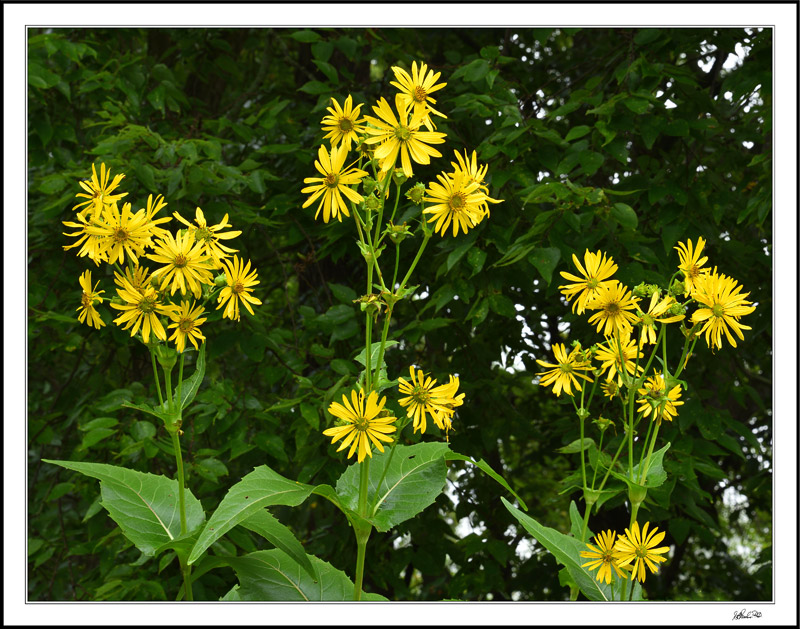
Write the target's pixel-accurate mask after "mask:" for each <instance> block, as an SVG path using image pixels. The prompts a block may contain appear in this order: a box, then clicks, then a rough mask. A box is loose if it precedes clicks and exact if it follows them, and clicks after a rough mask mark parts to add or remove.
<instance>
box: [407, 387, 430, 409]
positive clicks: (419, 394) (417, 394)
mask: <svg viewBox="0 0 800 629" xmlns="http://www.w3.org/2000/svg"><path fill="white" fill-rule="evenodd" d="M411 397H412V398H414V401H415V402H416V403H417V404H421V405H423V406H424V405H425V404H427V403H428V401H429V400H430V399H431V394H430V393H429V392H428V391H427V390H426V389H424V388H423V387H419V386H417V387H414V391H412V393H411Z"/></svg>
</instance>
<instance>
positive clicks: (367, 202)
mask: <svg viewBox="0 0 800 629" xmlns="http://www.w3.org/2000/svg"><path fill="white" fill-rule="evenodd" d="M382 205H383V204H382V203H381V200H380V199H379V198H378V197H376V196H375V195H374V194H371V195H369V196H368V197H367V198H365V199H364V207H365V208H367V209H368V210H373V211H376V210H379V209H381V206H382Z"/></svg>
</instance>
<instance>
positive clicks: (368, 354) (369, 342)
mask: <svg viewBox="0 0 800 629" xmlns="http://www.w3.org/2000/svg"><path fill="white" fill-rule="evenodd" d="M371 292H372V265H371V264H369V265H367V294H369V293H371ZM366 315H367V322H366V328H367V330H366V339H367V348H366V355H365V361H364V363H365V364H364V366H365V367H366V371H365V373H364V383H365V385H366V386H365V390H366V394H367V395H369V393H370V391H372V381H371V380H372V313H371V312H370V311H369V308H367V312H366Z"/></svg>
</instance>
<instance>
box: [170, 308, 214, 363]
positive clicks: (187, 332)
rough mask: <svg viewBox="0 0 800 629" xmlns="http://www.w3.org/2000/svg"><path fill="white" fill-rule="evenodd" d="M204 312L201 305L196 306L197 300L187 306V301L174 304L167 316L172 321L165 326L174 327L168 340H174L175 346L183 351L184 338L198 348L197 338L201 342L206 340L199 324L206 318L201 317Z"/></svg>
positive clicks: (184, 346) (184, 345)
mask: <svg viewBox="0 0 800 629" xmlns="http://www.w3.org/2000/svg"><path fill="white" fill-rule="evenodd" d="M203 312H204V310H203V306H198V305H197V302H195V303H194V304H192V305H191V306H189V302H188V301H184V302H181V305H180V306H174V307H173V309H172V310H171V311H170V313H169V318H170V319H171V320H172V321H173V322H172V323H170V324H169V325H168V326H167V327H168V328H175V332H173V333H172V336H171V337H169V340H170V341H175V348H176V349H177V350H178V351H179V352H181V353H183V350H184V349H185V348H186V339H189V340H190V341H191V342H192V345H194V348H195V349H200V347H199V346H198V344H197V341H198V340H199V341H200V342H201V343H202V342H203V341H205V340H206V337H205V336H203V333H202V332H201V331H200V326H201V325H203V324H204V323H205V322H206V320H205V318H204V317H201V316H200V315H202V314H203Z"/></svg>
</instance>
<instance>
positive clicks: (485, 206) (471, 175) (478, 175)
mask: <svg viewBox="0 0 800 629" xmlns="http://www.w3.org/2000/svg"><path fill="white" fill-rule="evenodd" d="M456 160H457V162H458V163H457V164H456V163H455V162H450V165H451V166H452V167H453V170H454V171H455V172H462V173H464V177H465V181H466V182H467V183H473V182H477V184H478V186H479V189H480V191H481V192H483V194H484V195H485V198H484V200H483V201H482V202H481V204H480V209H481V211H482V212H483V215H484V217H486V218H489V203H502V202H503V200H502V199H492V198H491V197H490V196H489V187H488V186H487V185H486V184H484V183H483V180H484V178H485V177H486V172H487V171H488V170H489V165H488V164H484V165H483V166H478V154H477V152H476V151H472V160H470V159H469V157H467V152H466V151H464V157H461V153H459V152H458V151H456Z"/></svg>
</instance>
